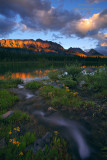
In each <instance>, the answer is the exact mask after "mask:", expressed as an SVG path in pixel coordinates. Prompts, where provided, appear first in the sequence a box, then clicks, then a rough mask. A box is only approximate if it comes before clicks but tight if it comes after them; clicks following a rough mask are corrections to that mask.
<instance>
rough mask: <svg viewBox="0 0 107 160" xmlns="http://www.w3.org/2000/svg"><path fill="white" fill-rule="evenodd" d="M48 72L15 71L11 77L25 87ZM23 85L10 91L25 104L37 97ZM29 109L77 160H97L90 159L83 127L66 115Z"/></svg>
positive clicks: (41, 70) (90, 152)
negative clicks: (62, 139)
mask: <svg viewBox="0 0 107 160" xmlns="http://www.w3.org/2000/svg"><path fill="white" fill-rule="evenodd" d="M82 70H84V71H85V70H86V69H85V67H83V68H82ZM88 70H89V68H88ZM91 70H92V69H91ZM95 70H96V69H94V71H95ZM49 72H50V70H49V69H46V70H45V69H36V70H35V69H33V71H32V70H31V71H27V72H22V71H21V72H20V71H18V70H17V72H13V73H12V77H17V78H22V79H23V80H24V85H25V83H26V82H29V81H32V80H43V79H48V73H49ZM0 78H1V79H3V78H4V74H3V73H2V74H0ZM24 85H18V88H13V89H12V91H13V92H16V93H17V94H18V95H19V97H20V98H21V99H23V100H24V101H25V102H26V101H27V100H30V99H31V100H32V99H33V98H35V96H37V95H35V93H33V92H32V91H30V90H28V89H25V88H24ZM31 107H32V106H31V105H30V106H29V111H30V113H31V114H33V115H34V116H36V118H38V121H40V123H42V124H43V125H45V126H46V127H47V128H49V129H50V128H51V130H53V131H54V130H55V129H57V130H58V131H59V133H60V134H61V135H62V136H64V137H65V138H66V139H67V140H68V141H69V142H70V143H71V145H72V146H73V148H74V154H75V155H76V156H77V157H78V160H79V159H80V160H86V159H90V160H97V159H96V158H93V157H92V152H93V149H92V147H91V146H90V145H89V143H88V142H87V138H86V137H87V136H88V137H89V136H90V132H89V131H88V130H87V129H86V128H85V127H84V126H82V125H81V124H80V123H79V122H77V121H75V120H72V119H70V118H66V117H67V115H64V114H62V113H60V112H58V111H48V110H47V111H46V110H45V111H44V110H43V108H42V109H41V110H38V109H33V110H31Z"/></svg>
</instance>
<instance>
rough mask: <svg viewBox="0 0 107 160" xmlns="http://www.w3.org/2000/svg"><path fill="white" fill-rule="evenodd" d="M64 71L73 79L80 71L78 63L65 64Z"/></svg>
mask: <svg viewBox="0 0 107 160" xmlns="http://www.w3.org/2000/svg"><path fill="white" fill-rule="evenodd" d="M65 70H66V72H68V74H69V75H72V77H73V79H75V78H76V76H78V75H79V74H80V72H81V68H80V65H77V64H72V65H69V66H68V65H66V67H65Z"/></svg>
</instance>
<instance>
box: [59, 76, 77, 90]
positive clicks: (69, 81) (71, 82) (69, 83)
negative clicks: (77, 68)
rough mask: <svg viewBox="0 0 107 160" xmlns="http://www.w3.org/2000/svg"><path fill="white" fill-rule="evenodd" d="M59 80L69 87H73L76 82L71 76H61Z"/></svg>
mask: <svg viewBox="0 0 107 160" xmlns="http://www.w3.org/2000/svg"><path fill="white" fill-rule="evenodd" d="M61 82H62V83H63V84H65V85H66V86H68V87H70V88H74V87H75V86H76V84H77V82H76V81H74V80H73V78H72V76H66V77H64V78H62V79H61Z"/></svg>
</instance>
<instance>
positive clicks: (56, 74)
mask: <svg viewBox="0 0 107 160" xmlns="http://www.w3.org/2000/svg"><path fill="white" fill-rule="evenodd" d="M59 75H60V71H51V72H49V74H48V76H49V78H50V79H52V80H54V81H56V80H59Z"/></svg>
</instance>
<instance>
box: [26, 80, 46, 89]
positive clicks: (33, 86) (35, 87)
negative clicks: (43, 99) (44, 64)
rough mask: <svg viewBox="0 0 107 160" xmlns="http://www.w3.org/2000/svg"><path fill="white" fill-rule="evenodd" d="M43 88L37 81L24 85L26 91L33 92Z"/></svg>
mask: <svg viewBox="0 0 107 160" xmlns="http://www.w3.org/2000/svg"><path fill="white" fill-rule="evenodd" d="M42 86H43V84H42V82H40V81H39V82H38V81H32V82H29V83H27V84H26V85H25V87H26V88H28V89H32V90H34V89H39V88H40V87H42Z"/></svg>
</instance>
